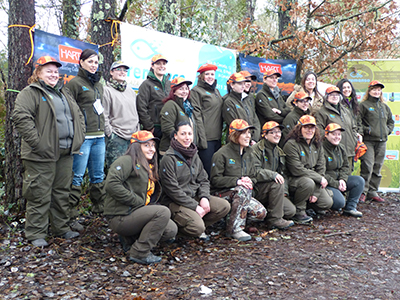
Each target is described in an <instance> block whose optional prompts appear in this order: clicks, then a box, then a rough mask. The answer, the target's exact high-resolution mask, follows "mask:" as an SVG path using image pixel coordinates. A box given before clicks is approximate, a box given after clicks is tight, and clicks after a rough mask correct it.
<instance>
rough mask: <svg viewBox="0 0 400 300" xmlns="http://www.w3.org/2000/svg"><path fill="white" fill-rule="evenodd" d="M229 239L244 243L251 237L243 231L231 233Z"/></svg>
mask: <svg viewBox="0 0 400 300" xmlns="http://www.w3.org/2000/svg"><path fill="white" fill-rule="evenodd" d="M230 236H231V238H233V239H236V240H238V241H239V242H245V241H250V240H251V235H250V234H248V233H246V232H244V231H243V230H241V231H238V232H235V233H232V234H231V235H230Z"/></svg>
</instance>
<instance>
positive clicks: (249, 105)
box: [222, 91, 260, 141]
mask: <svg viewBox="0 0 400 300" xmlns="http://www.w3.org/2000/svg"><path fill="white" fill-rule="evenodd" d="M223 99H224V104H223V107H222V116H223V118H224V121H225V123H226V124H227V125H228V127H229V125H230V124H231V122H232V121H233V120H235V119H242V120H245V121H247V123H249V125H253V126H254V127H255V129H254V133H253V134H252V139H253V140H255V141H258V140H259V139H260V121H259V120H258V117H257V114H256V111H255V105H254V94H249V95H247V96H246V97H245V98H243V99H242V95H241V94H239V93H236V92H234V91H231V92H230V93H228V94H226V95H225V96H224V97H223Z"/></svg>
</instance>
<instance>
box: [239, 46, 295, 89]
mask: <svg viewBox="0 0 400 300" xmlns="http://www.w3.org/2000/svg"><path fill="white" fill-rule="evenodd" d="M239 61H240V66H241V69H242V70H244V71H248V72H250V74H251V75H255V76H256V77H257V82H254V83H253V90H252V91H253V92H258V91H259V90H261V88H262V85H263V83H264V82H263V74H264V73H265V72H267V71H268V70H271V69H273V70H275V71H277V72H280V73H281V74H282V76H281V77H279V80H278V87H279V88H280V89H281V90H282V95H289V94H290V93H291V92H293V87H294V82H295V79H296V66H297V65H296V60H292V59H265V58H260V57H253V56H249V55H247V56H245V55H244V54H242V53H239Z"/></svg>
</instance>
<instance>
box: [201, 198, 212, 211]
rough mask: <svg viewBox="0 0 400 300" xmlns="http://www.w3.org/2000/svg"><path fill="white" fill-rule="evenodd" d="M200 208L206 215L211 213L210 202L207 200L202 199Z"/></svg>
mask: <svg viewBox="0 0 400 300" xmlns="http://www.w3.org/2000/svg"><path fill="white" fill-rule="evenodd" d="M200 206H201V207H202V208H203V209H204V211H205V215H206V214H208V213H209V212H210V201H208V199H207V198H201V200H200Z"/></svg>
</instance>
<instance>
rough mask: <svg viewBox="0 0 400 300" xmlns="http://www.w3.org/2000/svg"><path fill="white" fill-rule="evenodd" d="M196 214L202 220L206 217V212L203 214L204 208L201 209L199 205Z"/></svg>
mask: <svg viewBox="0 0 400 300" xmlns="http://www.w3.org/2000/svg"><path fill="white" fill-rule="evenodd" d="M196 212H197V213H198V214H199V216H200V217H201V218H203V217H204V216H205V215H206V212H205V210H204V208H202V207H201V206H199V205H197V207H196Z"/></svg>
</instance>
